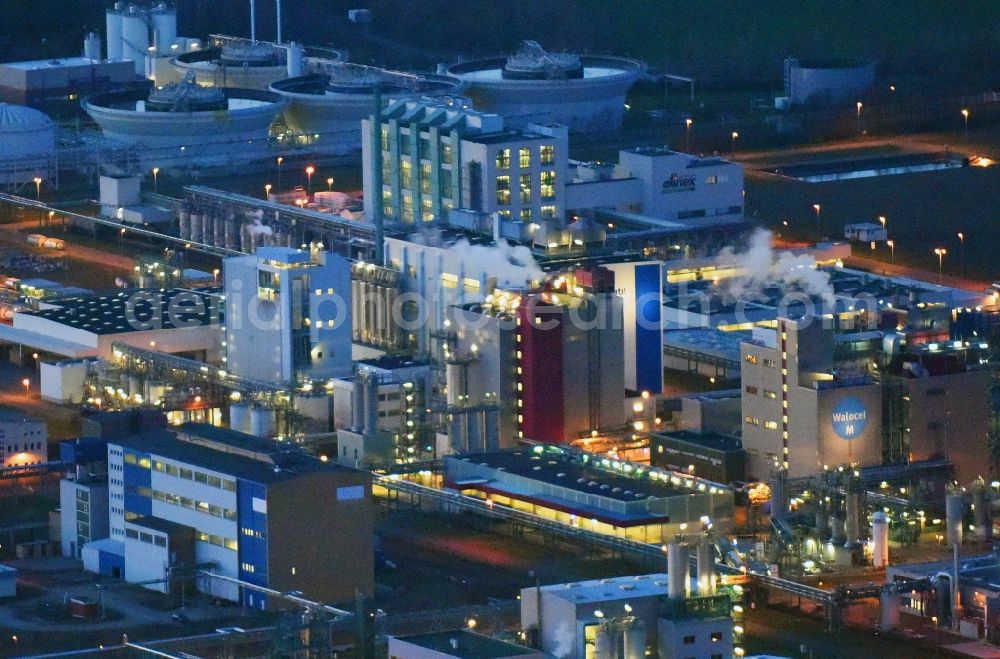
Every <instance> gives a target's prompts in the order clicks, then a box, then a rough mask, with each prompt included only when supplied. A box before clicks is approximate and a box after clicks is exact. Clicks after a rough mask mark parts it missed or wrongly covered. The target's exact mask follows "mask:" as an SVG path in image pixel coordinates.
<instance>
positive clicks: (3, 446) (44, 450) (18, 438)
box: [0, 407, 49, 468]
mask: <svg viewBox="0 0 1000 659" xmlns="http://www.w3.org/2000/svg"><path fill="white" fill-rule="evenodd" d="M48 461H49V433H48V428H47V427H46V425H45V422H43V421H39V420H38V419H34V418H32V417H30V416H28V415H26V414H24V413H23V412H20V411H19V410H16V409H14V408H9V407H0V467H4V468H17V467H26V466H29V465H39V464H44V463H46V462H48Z"/></svg>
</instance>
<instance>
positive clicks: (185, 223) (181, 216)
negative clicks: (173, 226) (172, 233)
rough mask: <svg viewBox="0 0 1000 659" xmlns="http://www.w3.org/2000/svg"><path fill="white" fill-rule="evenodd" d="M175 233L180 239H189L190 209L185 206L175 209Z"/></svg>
mask: <svg viewBox="0 0 1000 659" xmlns="http://www.w3.org/2000/svg"><path fill="white" fill-rule="evenodd" d="M177 235H178V236H180V238H181V240H191V211H189V210H187V209H186V208H182V209H180V210H179V211H177Z"/></svg>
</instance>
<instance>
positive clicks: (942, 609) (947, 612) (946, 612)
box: [934, 574, 952, 625]
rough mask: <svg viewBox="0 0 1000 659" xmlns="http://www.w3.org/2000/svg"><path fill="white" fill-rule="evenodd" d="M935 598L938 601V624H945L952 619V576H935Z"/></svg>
mask: <svg viewBox="0 0 1000 659" xmlns="http://www.w3.org/2000/svg"><path fill="white" fill-rule="evenodd" d="M934 598H935V600H936V601H937V618H938V624H940V625H945V624H948V623H949V622H950V621H951V598H952V594H951V577H949V576H948V575H947V574H938V575H937V576H936V577H934Z"/></svg>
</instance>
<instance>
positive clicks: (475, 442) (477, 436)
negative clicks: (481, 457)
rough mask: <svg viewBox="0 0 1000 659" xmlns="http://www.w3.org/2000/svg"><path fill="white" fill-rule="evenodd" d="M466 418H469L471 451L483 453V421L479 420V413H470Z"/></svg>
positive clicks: (467, 420)
mask: <svg viewBox="0 0 1000 659" xmlns="http://www.w3.org/2000/svg"><path fill="white" fill-rule="evenodd" d="M465 416H466V417H468V418H467V419H466V424H468V428H469V450H470V451H476V452H480V451H483V450H484V449H485V447H484V446H483V435H482V430H481V429H482V420H481V419H480V418H479V412H469V413H467V414H466V415H465Z"/></svg>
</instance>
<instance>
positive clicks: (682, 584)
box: [667, 540, 690, 598]
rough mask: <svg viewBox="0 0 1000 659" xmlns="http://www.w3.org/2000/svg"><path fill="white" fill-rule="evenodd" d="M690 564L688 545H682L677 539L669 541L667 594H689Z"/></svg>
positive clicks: (683, 595)
mask: <svg viewBox="0 0 1000 659" xmlns="http://www.w3.org/2000/svg"><path fill="white" fill-rule="evenodd" d="M689 570H690V567H689V566H688V550H687V547H683V546H681V543H680V542H678V541H677V540H671V541H670V542H668V543H667V595H668V596H670V597H677V598H685V597H687V596H688V589H689V586H688V582H689V581H690V579H689V578H688V574H689Z"/></svg>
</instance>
